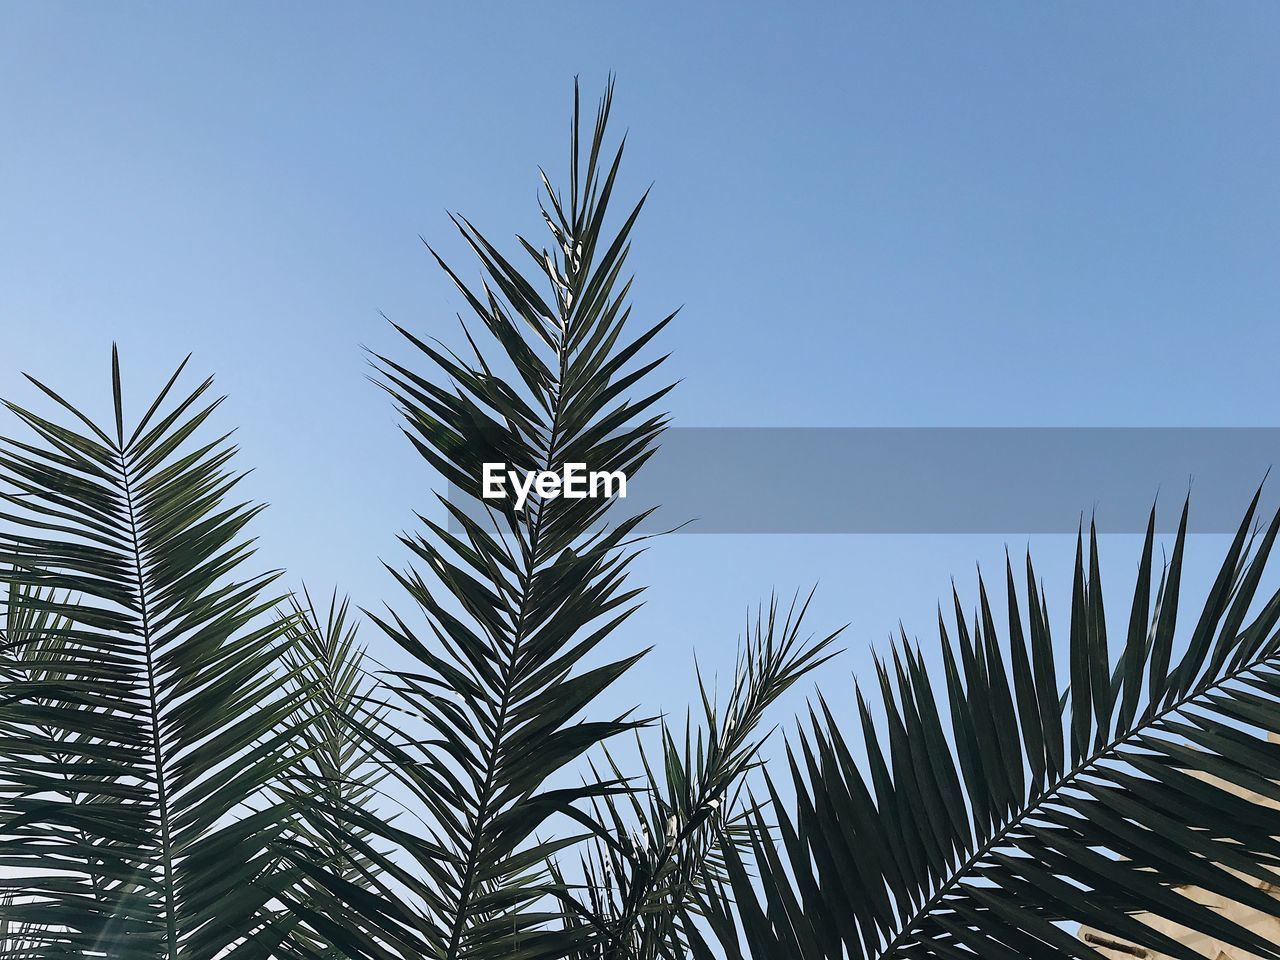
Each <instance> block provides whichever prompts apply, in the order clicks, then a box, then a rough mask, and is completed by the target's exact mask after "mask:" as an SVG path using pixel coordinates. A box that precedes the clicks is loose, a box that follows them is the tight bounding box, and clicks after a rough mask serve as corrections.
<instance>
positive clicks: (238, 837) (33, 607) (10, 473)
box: [0, 351, 294, 960]
mask: <svg viewBox="0 0 1280 960" xmlns="http://www.w3.org/2000/svg"><path fill="white" fill-rule="evenodd" d="M183 367H185V362H184V364H183ZM183 367H180V368H179V369H178V371H177V372H176V373H175V374H174V375H173V376H172V377H171V378H170V380H169V381H168V383H167V384H166V385H165V387H164V388H163V389H162V390H161V391H160V393H159V395H158V396H157V397H156V398H155V399H154V401H153V402H151V403H150V404H149V405H148V407H147V409H146V412H145V413H144V415H143V416H142V417H141V419H140V420H138V421H137V422H136V423H134V424H129V425H128V427H126V423H127V417H126V412H125V407H124V400H123V388H122V383H121V375H120V365H119V358H118V356H117V355H116V354H115V352H114V351H113V354H112V367H111V379H112V399H111V403H110V409H111V411H112V415H111V418H110V421H109V422H108V423H107V424H106V425H99V424H98V423H97V422H95V421H94V420H93V419H92V418H91V417H90V416H88V415H86V414H84V413H82V412H81V411H80V410H78V409H77V408H75V407H74V406H72V405H71V404H70V403H69V402H68V401H66V400H64V399H63V398H62V397H61V396H60V395H59V394H57V393H56V392H54V391H53V390H52V389H50V388H48V387H46V386H44V385H43V384H41V383H39V382H38V381H34V380H33V381H32V382H33V383H34V384H35V385H36V386H37V387H38V388H39V389H40V390H41V392H42V393H43V394H44V395H45V398H46V399H47V400H50V401H52V403H53V404H54V406H55V407H56V410H57V413H56V415H55V416H52V417H45V416H41V415H39V414H37V413H34V412H32V411H30V410H28V409H27V408H25V407H20V406H18V405H16V404H13V403H8V404H6V406H7V407H8V409H9V410H10V411H12V412H13V413H14V414H16V416H17V417H18V419H19V420H20V421H21V422H22V423H23V424H24V425H25V426H26V427H27V428H28V429H29V431H30V432H31V433H32V434H34V438H33V439H29V440H28V439H17V438H12V437H10V438H5V439H4V440H3V441H2V445H0V522H3V524H4V528H3V536H2V538H0V563H3V565H4V568H3V571H2V572H0V582H2V584H3V587H4V590H5V591H6V596H5V606H4V615H5V622H6V637H5V644H4V646H5V650H4V655H5V657H6V658H7V663H8V667H7V668H6V670H7V673H6V676H5V677H4V678H2V679H0V682H2V683H3V689H2V690H0V731H2V732H3V741H2V742H0V869H3V870H4V874H3V875H2V878H0V888H3V889H4V890H6V891H8V892H9V893H10V894H11V896H12V897H13V902H12V903H11V904H10V906H9V908H7V910H6V914H7V919H8V920H10V921H11V922H16V923H28V922H29V923H38V924H41V925H42V926H44V927H45V930H46V932H48V936H49V937H50V938H51V939H52V941H53V942H50V943H49V944H47V945H46V947H45V949H47V950H48V951H50V955H58V956H63V955H75V956H80V955H82V954H83V955H85V956H102V955H106V956H111V957H119V958H129V960H132V958H139V960H143V958H146V960H155V958H166V960H176V958H177V957H179V956H181V957H183V958H184V960H185V958H192V960H195V958H199V957H215V956H219V955H224V951H227V950H230V949H234V948H235V947H236V945H238V944H243V943H246V942H247V941H248V940H249V939H250V938H252V937H253V936H254V934H255V933H256V932H257V931H258V929H259V927H260V925H261V922H262V920H261V915H260V914H261V908H262V906H263V903H264V899H265V898H266V896H267V893H266V892H265V890H266V889H267V887H265V886H260V885H259V884H258V883H256V881H258V880H259V879H260V878H261V877H262V876H263V875H264V874H265V873H267V872H269V871H271V870H272V869H273V864H274V854H272V853H270V851H269V849H268V848H269V843H270V841H271V840H272V839H273V838H274V837H275V836H276V835H277V834H278V833H279V832H280V831H281V830H283V829H284V827H285V824H286V823H287V817H286V812H285V811H284V810H283V808H282V806H281V805H278V804H276V805H265V806H263V807H262V808H261V809H260V810H258V811H257V812H256V813H254V814H253V815H245V816H239V814H241V813H245V812H246V810H245V806H244V804H245V801H246V800H247V799H248V798H251V797H256V796H260V795H261V794H262V791H263V790H264V789H265V787H266V785H267V784H268V783H269V782H270V781H271V780H272V778H273V777H274V776H275V775H276V773H277V772H278V769H279V767H280V765H281V764H282V763H283V762H284V761H285V758H287V757H288V756H290V755H291V754H292V753H293V752H294V751H293V748H292V746H291V743H290V738H291V732H290V730H289V727H288V724H287V722H286V721H287V719H288V717H289V716H290V715H291V713H292V711H293V709H294V708H293V706H292V705H291V704H290V703H289V702H288V701H287V700H286V699H285V698H284V696H283V690H282V688H283V685H284V683H286V682H287V677H285V676H284V675H282V674H281V672H280V671H278V670H277V669H276V668H275V665H276V660H277V658H278V657H279V655H280V651H281V648H282V645H283V644H284V642H285V641H284V638H283V636H282V628H281V626H280V624H279V623H278V622H277V621H276V620H275V619H274V618H272V617H270V616H269V614H270V612H271V608H272V606H273V605H274V602H275V598H266V599H264V597H263V592H264V591H265V590H266V589H267V587H268V586H269V585H270V583H271V582H272V580H274V579H275V576H276V575H275V574H274V573H266V574H255V573H248V574H246V573H245V572H244V568H245V566H246V563H247V561H248V560H249V558H250V556H251V555H252V541H250V540H248V539H245V537H244V535H243V532H244V528H245V527H246V525H247V524H248V523H249V522H250V521H251V520H252V518H253V516H254V515H255V514H256V513H257V511H258V509H259V508H257V507H254V506H252V505H251V504H247V503H240V502H236V501H235V500H233V499H231V497H232V494H233V491H234V489H235V486H236V484H237V482H238V480H239V475H238V474H236V473H235V472H234V471H233V470H232V468H231V461H232V457H233V454H234V448H233V447H231V446H230V445H229V444H228V443H227V441H226V438H225V437H216V436H215V437H213V438H208V439H206V438H204V436H203V435H204V429H205V424H206V421H207V420H208V419H209V417H210V416H211V414H212V413H213V411H214V410H215V408H216V407H217V406H218V404H219V403H220V401H218V400H209V399H208V396H207V394H208V391H209V388H210V386H211V381H209V380H205V381H204V382H202V383H200V384H199V385H198V386H196V387H195V388H194V389H192V390H190V391H189V392H186V393H185V394H175V393H174V390H175V387H176V386H177V385H178V383H179V381H180V377H181V374H182V371H183Z"/></svg>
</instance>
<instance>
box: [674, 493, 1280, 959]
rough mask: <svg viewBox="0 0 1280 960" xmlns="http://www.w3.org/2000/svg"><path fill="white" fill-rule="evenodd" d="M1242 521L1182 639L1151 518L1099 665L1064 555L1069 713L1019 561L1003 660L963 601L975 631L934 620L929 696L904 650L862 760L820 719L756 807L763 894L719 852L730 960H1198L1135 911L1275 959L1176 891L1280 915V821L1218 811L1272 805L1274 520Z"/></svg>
mask: <svg viewBox="0 0 1280 960" xmlns="http://www.w3.org/2000/svg"><path fill="white" fill-rule="evenodd" d="M1256 506H1257V500H1256V498H1255V501H1254V504H1253V505H1252V506H1251V507H1250V509H1249V512H1248V514H1247V515H1246V517H1245V519H1244V521H1243V523H1242V524H1241V526H1240V530H1239V532H1238V534H1237V535H1236V537H1235V540H1234V542H1233V543H1232V545H1231V548H1230V550H1229V551H1228V553H1227V556H1226V557H1225V559H1224V560H1223V563H1222V567H1221V571H1220V573H1219V574H1218V577H1217V579H1216V581H1215V582H1214V584H1213V586H1212V588H1211V589H1210V591H1209V595H1208V596H1207V597H1206V599H1205V601H1204V604H1203V606H1202V608H1201V609H1200V610H1199V611H1198V613H1197V614H1196V615H1195V619H1194V621H1192V622H1191V623H1188V621H1187V620H1186V619H1185V616H1184V617H1179V610H1178V605H1179V593H1180V587H1181V575H1182V559H1183V555H1184V551H1185V549H1186V511H1185V509H1184V512H1183V516H1182V524H1181V527H1180V529H1179V532H1178V536H1177V540H1176V542H1175V544H1174V549H1173V555H1172V558H1171V560H1170V562H1169V564H1168V566H1167V568H1166V569H1165V570H1164V573H1163V576H1162V577H1161V578H1160V580H1159V582H1155V579H1154V572H1153V560H1152V556H1153V552H1154V514H1153V517H1152V524H1151V527H1150V528H1149V530H1148V533H1147V538H1146V543H1145V547H1144V551H1143V557H1142V562H1141V566H1140V569H1139V571H1138V583H1137V587H1136V589H1135V590H1134V594H1133V597H1132V599H1131V602H1130V608H1131V614H1130V618H1129V628H1128V632H1127V635H1126V636H1125V637H1123V638H1122V640H1121V643H1120V644H1119V653H1118V656H1116V657H1114V658H1113V657H1112V656H1111V654H1110V653H1109V638H1108V636H1107V632H1106V621H1105V617H1104V607H1103V598H1102V579H1101V576H1100V573H1099V568H1098V550H1097V542H1096V537H1095V536H1092V535H1091V536H1090V542H1089V549H1088V551H1087V557H1086V551H1085V549H1084V544H1083V539H1082V541H1081V544H1080V548H1079V550H1078V551H1077V559H1076V569H1075V584H1074V589H1073V598H1072V609H1071V616H1070V620H1069V636H1068V638H1067V639H1068V644H1069V658H1068V661H1069V665H1070V666H1069V671H1070V691H1071V693H1070V696H1069V701H1070V702H1069V703H1068V702H1067V700H1068V697H1067V695H1066V694H1064V693H1063V690H1064V687H1063V685H1062V684H1061V683H1060V682H1059V680H1058V678H1057V677H1056V676H1055V671H1054V659H1053V640H1052V638H1051V634H1050V623H1049V616H1048V609H1047V602H1046V600H1045V596H1044V593H1043V590H1042V589H1041V588H1039V587H1037V584H1036V578H1035V575H1034V573H1033V571H1032V568H1031V563H1030V560H1029V559H1028V562H1027V571H1026V591H1027V596H1028V597H1029V598H1030V599H1029V601H1028V603H1027V605H1026V608H1025V610H1023V609H1020V607H1019V603H1018V599H1017V588H1016V584H1015V579H1014V574H1013V570H1012V567H1010V569H1009V570H1008V577H1007V579H1008V594H1009V610H1008V618H1007V623H1008V626H1007V633H1008V635H1007V639H1006V643H1005V644H1003V645H1002V644H1001V642H1000V641H999V640H998V639H997V630H996V625H995V617H994V615H993V613H992V610H991V608H990V605H989V604H988V600H987V594H986V589H985V587H982V586H981V584H980V588H979V606H978V610H977V612H976V614H975V615H974V617H973V619H972V622H971V625H967V624H966V618H965V616H964V615H963V612H962V609H961V606H960V601H959V599H958V597H957V598H956V599H955V622H954V632H951V631H948V629H947V627H946V626H945V625H944V624H943V623H942V620H941V618H940V620H939V627H940V630H941V635H942V655H943V664H944V671H943V672H944V685H945V689H939V688H938V687H937V686H936V684H935V681H934V680H933V679H932V678H931V677H930V676H929V674H928V672H927V671H926V670H925V667H924V658H923V656H922V654H921V651H920V650H919V648H918V647H916V646H914V645H913V644H911V643H909V642H908V641H907V640H906V638H905V636H904V637H903V638H902V641H901V643H900V644H898V645H897V646H895V648H894V650H893V651H892V654H891V656H890V658H889V661H888V662H887V663H881V664H879V665H878V668H877V672H878V676H877V686H878V688H879V691H878V693H879V696H878V698H877V699H876V700H875V701H871V702H869V701H868V699H867V698H865V697H864V694H863V691H862V690H861V689H859V690H857V701H858V714H859V716H860V727H861V730H860V738H859V740H858V743H860V744H861V747H862V749H863V750H865V760H863V761H859V760H857V759H855V756H854V750H855V745H854V744H853V743H851V742H850V741H849V739H847V734H846V733H845V732H844V731H842V729H841V727H840V725H839V724H838V723H837V722H836V721H835V720H834V718H833V717H832V714H831V712H830V711H828V710H827V707H826V704H825V703H821V704H820V710H819V714H818V715H814V716H813V717H812V718H811V724H810V729H809V730H808V732H806V733H804V734H803V735H802V736H800V738H799V740H798V745H797V747H796V748H795V749H794V750H791V751H789V759H790V764H791V772H792V780H793V782H794V787H795V790H796V792H797V800H796V801H795V803H794V804H791V803H788V802H783V801H782V799H781V798H780V797H779V792H778V791H777V790H772V785H771V793H772V797H773V801H774V802H773V806H772V811H771V812H772V814H773V815H774V816H775V817H776V819H777V828H776V839H771V836H770V834H769V831H768V829H767V827H766V824H765V821H764V817H763V816H760V817H757V818H756V821H755V830H754V831H753V840H752V847H753V859H754V863H755V866H756V868H757V869H758V870H759V878H758V879H757V880H753V879H752V878H751V877H750V876H749V875H748V873H747V867H746V864H747V863H748V862H750V861H749V860H747V859H746V858H739V857H737V856H735V855H734V851H733V850H732V849H731V850H730V851H729V872H730V875H731V882H730V884H729V885H728V887H727V888H726V889H724V890H720V891H717V890H714V889H713V890H709V891H708V896H709V905H708V910H709V914H710V916H712V917H713V918H714V920H715V923H714V926H715V927H716V930H717V933H718V934H719V938H720V941H721V945H722V949H723V950H724V951H725V953H726V954H727V955H728V956H731V957H737V956H741V952H740V951H741V947H740V943H739V934H738V931H737V930H736V928H735V924H734V916H735V914H736V917H737V920H738V922H739V924H740V925H741V928H742V935H743V940H744V941H745V943H746V944H747V946H748V948H749V950H750V954H751V955H752V956H753V957H756V958H763V957H768V958H770V960H787V958H801V957H803V958H805V960H815V958H828V957H846V956H849V957H864V958H907V957H913V958H926V957H927V958H959V957H968V956H978V957H984V958H988V957H989V958H996V960H1006V958H1007V960H1014V958H1041V957H1043V958H1049V957H1053V958H1058V957H1064V956H1075V957H1091V956H1095V954H1094V953H1093V952H1092V950H1091V949H1090V948H1088V947H1087V946H1086V945H1085V944H1083V943H1080V942H1079V941H1077V940H1076V939H1075V937H1074V936H1073V934H1072V933H1071V928H1070V923H1066V922H1081V923H1085V924H1088V925H1090V926H1092V927H1095V928H1096V929H1098V930H1099V931H1101V932H1103V933H1104V934H1106V935H1108V936H1111V937H1114V938H1117V939H1122V940H1128V941H1131V942H1133V943H1135V944H1138V945H1140V946H1141V947H1144V948H1147V949H1151V950H1153V951H1159V952H1163V953H1165V954H1168V955H1169V956H1172V957H1180V958H1187V960H1191V958H1193V957H1196V956H1197V954H1195V953H1193V952H1192V951H1191V950H1189V948H1187V947H1185V946H1183V945H1181V944H1179V943H1177V942H1174V941H1173V940H1172V939H1170V938H1169V937H1167V936H1164V935H1161V934H1158V933H1156V932H1155V931H1154V930H1153V929H1152V928H1151V927H1149V926H1147V925H1144V924H1141V923H1140V922H1138V921H1137V920H1135V919H1133V918H1132V916H1131V914H1133V913H1134V912H1136V911H1143V912H1148V913H1151V914H1154V915H1157V916H1160V917H1165V918H1169V919H1172V920H1175V921H1176V922H1178V923H1181V924H1183V925H1185V926H1186V927H1189V928H1191V929H1194V930H1197V931H1201V932H1203V933H1205V934H1208V935H1210V936H1213V937H1216V938H1218V939H1219V940H1221V941H1222V942H1224V943H1228V944H1233V945H1235V946H1237V947H1239V948H1240V949H1242V950H1247V951H1252V952H1253V953H1256V954H1257V955H1259V956H1262V957H1276V956H1280V945H1276V944H1273V943H1268V942H1265V941H1263V940H1262V939H1261V938H1260V937H1258V936H1257V935H1256V934H1253V933H1250V932H1249V931H1248V930H1245V929H1244V928H1242V927H1240V926H1238V925H1236V924H1234V923H1232V922H1231V921H1229V920H1227V919H1225V918H1224V917H1223V916H1222V915H1220V914H1219V913H1216V912H1214V911H1212V910H1209V909H1207V908H1205V907H1203V906H1201V905H1199V904H1197V903H1195V902H1193V901H1192V900H1191V899H1189V898H1187V897H1185V896H1183V895H1181V894H1180V893H1178V892H1177V891H1175V890H1173V889H1171V887H1172V886H1173V885H1175V884H1188V885H1192V886H1196V887H1200V888H1203V889H1205V890H1208V891H1211V892H1213V893H1216V894H1220V895H1222V896H1224V897H1226V898H1227V899H1229V900H1233V901H1237V902H1239V903H1243V904H1246V905H1249V906H1252V907H1255V908H1256V909H1258V910H1260V911H1263V912H1264V913H1268V914H1271V915H1280V901H1277V900H1275V899H1273V898H1272V897H1271V896H1269V895H1268V894H1266V893H1264V892H1263V891H1261V890H1259V889H1257V888H1256V887H1255V886H1254V885H1252V884H1250V883H1249V882H1247V880H1248V879H1251V878H1252V879H1256V880H1262V881H1266V882H1273V881H1274V879H1275V873H1274V871H1275V870H1276V869H1277V868H1280V840H1277V837H1280V812H1277V810H1276V809H1273V808H1272V807H1270V806H1265V805H1262V804H1259V803H1253V802H1250V801H1248V800H1245V799H1242V798H1240V797H1239V796H1237V795H1236V794H1235V793H1234V792H1233V790H1232V788H1243V789H1246V790H1250V791H1254V792H1256V793H1258V794H1261V795H1262V796H1263V797H1266V798H1269V799H1271V800H1280V787H1277V786H1276V785H1275V783H1276V781H1280V745H1277V744H1275V743H1272V742H1269V741H1268V738H1267V735H1268V734H1276V733H1280V708H1278V707H1280V704H1278V700H1277V698H1278V697H1280V634H1278V633H1277V631H1276V625H1277V620H1278V618H1280V594H1271V595H1261V596H1260V595H1259V593H1258V588H1259V581H1260V579H1261V576H1262V572H1263V568H1264V566H1265V564H1266V561H1267V558H1268V556H1269V555H1270V552H1271V549H1272V546H1273V544H1274V542H1275V537H1276V533H1277V530H1278V529H1280V517H1277V518H1276V519H1273V520H1272V521H1271V523H1270V524H1269V526H1267V528H1266V530H1265V532H1263V531H1260V530H1259V531H1255V530H1253V527H1252V524H1253V522H1254V512H1255V509H1256ZM1153 597H1154V600H1153ZM1183 625H1186V626H1189V627H1190V629H1189V630H1184V629H1179V627H1180V626H1183ZM872 703H875V704H877V705H878V706H877V707H873V705H872ZM878 714H882V715H883V716H878ZM940 714H946V715H947V718H948V719H946V720H944V719H943V717H942V716H941V715H940ZM728 891H731V892H732V896H733V897H734V898H735V899H736V905H735V906H733V907H731V906H730V904H729V903H728V902H727V900H726V899H725V896H726V895H727V892H728ZM698 955H699V956H709V955H710V954H708V953H706V952H705V951H700V952H699V954H698Z"/></svg>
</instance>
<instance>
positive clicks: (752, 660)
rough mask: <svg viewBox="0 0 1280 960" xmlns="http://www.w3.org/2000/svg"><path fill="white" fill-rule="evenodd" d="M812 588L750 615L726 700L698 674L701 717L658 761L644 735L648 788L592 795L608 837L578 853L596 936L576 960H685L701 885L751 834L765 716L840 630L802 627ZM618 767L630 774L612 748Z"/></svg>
mask: <svg viewBox="0 0 1280 960" xmlns="http://www.w3.org/2000/svg"><path fill="white" fill-rule="evenodd" d="M811 599H812V594H810V595H809V597H807V598H806V599H805V602H804V603H803V604H802V605H800V606H799V607H797V606H796V604H795V603H794V602H793V603H792V604H791V606H790V607H789V608H788V609H786V610H785V611H781V610H780V609H779V606H778V602H777V598H776V597H775V598H773V599H771V600H770V603H769V607H768V609H767V611H762V612H760V613H758V614H757V617H756V619H755V623H754V625H752V624H751V623H748V625H747V631H746V635H745V640H744V643H743V645H742V647H741V649H740V652H739V657H738V662H737V664H736V668H735V670H734V675H733V683H732V686H731V688H730V691H729V695H728V698H727V701H726V703H725V704H724V706H720V705H719V704H718V703H717V702H716V695H715V692H714V690H711V689H708V687H707V685H706V683H705V682H704V680H703V678H702V676H701V673H700V672H699V690H700V693H701V701H702V702H701V708H702V717H701V723H699V724H695V723H694V722H693V719H692V717H691V716H690V717H686V720H685V727H684V734H683V736H682V737H678V735H677V734H676V732H675V731H673V730H672V729H671V728H670V727H669V726H668V725H667V724H665V723H664V724H663V725H662V729H661V760H662V762H661V764H660V765H658V766H657V767H656V769H655V766H654V765H653V764H651V763H650V761H649V757H648V755H647V753H646V751H645V748H644V743H643V741H642V740H641V739H640V737H639V736H638V735H637V743H638V745H639V754H640V761H641V763H642V765H643V769H644V774H645V776H644V783H643V792H641V793H629V794H626V795H624V796H620V797H615V796H608V797H602V798H599V799H597V800H596V801H594V808H595V814H596V818H597V819H598V820H599V821H600V822H601V824H602V825H603V828H604V829H603V830H602V831H601V838H598V839H597V840H596V841H595V842H594V843H593V845H592V848H591V850H590V853H589V855H588V856H584V857H583V859H582V862H581V870H582V873H583V874H584V876H585V882H584V884H583V886H585V888H586V892H587V895H586V897H585V898H584V900H583V902H582V903H578V904H575V905H574V906H575V908H576V910H575V912H574V913H572V914H571V915H570V920H571V921H573V922H585V923H588V924H590V925H591V926H592V927H593V928H594V929H595V931H596V933H597V936H596V937H595V938H593V939H594V942H593V943H592V944H591V946H590V947H588V948H584V949H582V950H580V951H578V952H577V953H575V954H574V958H575V960H658V958H669V960H679V958H683V957H686V956H688V952H689V939H690V938H691V937H696V936H698V934H697V931H696V927H697V923H698V917H699V909H700V903H699V899H698V897H697V894H698V891H700V890H701V889H702V888H703V887H705V886H706V885H707V884H708V883H714V884H723V883H725V882H727V880H728V877H727V874H726V872H725V861H724V856H725V854H724V849H723V848H724V846H725V845H727V844H746V843H747V842H748V841H749V832H748V829H747V827H748V819H749V817H750V816H751V815H752V813H753V812H754V811H755V804H754V803H752V802H750V801H749V800H748V799H747V794H746V793H745V788H746V783H747V774H748V773H749V772H750V771H751V770H752V769H754V768H755V767H756V766H757V765H758V764H759V762H760V761H759V750H760V747H761V745H762V744H763V741H764V740H765V738H766V737H767V736H768V734H769V732H768V731H762V730H761V725H762V723H763V721H764V717H765V714H766V712H767V711H768V709H769V707H770V706H771V705H772V704H773V703H774V702H775V701H776V700H777V699H778V698H779V697H780V696H782V694H783V693H784V692H786V690H787V689H788V688H790V687H791V686H792V685H793V684H794V683H795V682H796V681H797V680H799V679H800V678H801V677H803V676H804V675H805V674H807V673H809V672H810V671H812V670H814V669H816V668H817V667H819V666H821V665H822V664H823V663H825V662H826V661H827V660H828V659H829V658H830V656H831V654H829V653H828V649H829V648H830V646H831V644H832V643H834V642H835V640H836V638H837V637H838V636H839V634H840V633H841V632H842V631H839V630H838V631H836V632H835V633H832V634H829V635H827V636H825V637H822V638H820V639H818V640H813V639H812V638H806V637H805V636H803V635H802V632H801V631H802V624H803V622H804V617H805V613H806V611H807V610H808V606H809V601H810V600H811ZM605 752H606V757H607V759H608V763H609V771H610V777H611V778H612V779H617V780H624V779H626V774H625V772H624V770H623V768H622V766H621V765H620V764H619V763H618V762H616V761H615V759H614V757H613V756H612V755H611V754H609V753H608V751H607V748H606V751H605Z"/></svg>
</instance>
